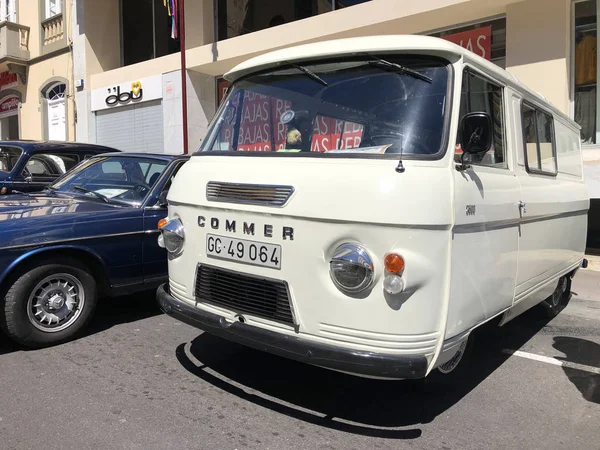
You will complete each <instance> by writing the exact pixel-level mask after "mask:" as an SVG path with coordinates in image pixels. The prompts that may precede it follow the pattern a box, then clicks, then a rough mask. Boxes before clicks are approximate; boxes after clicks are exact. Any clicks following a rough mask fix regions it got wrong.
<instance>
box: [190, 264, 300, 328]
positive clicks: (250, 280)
mask: <svg viewBox="0 0 600 450" xmlns="http://www.w3.org/2000/svg"><path fill="white" fill-rule="evenodd" d="M195 295H196V299H197V300H198V301H199V302H203V303H208V304H212V305H215V306H221V307H223V308H226V309H228V310H231V311H233V312H235V313H247V314H252V315H254V316H257V317H262V318H265V319H270V320H274V321H277V322H282V323H285V324H289V325H294V319H293V316H292V310H291V308H290V298H289V292H288V287H287V283H285V282H284V281H279V280H270V279H265V278H260V277H254V276H248V275H242V274H240V273H238V272H234V271H231V270H226V269H221V268H217V267H212V266H207V265H199V266H198V268H197V270H196V292H195Z"/></svg>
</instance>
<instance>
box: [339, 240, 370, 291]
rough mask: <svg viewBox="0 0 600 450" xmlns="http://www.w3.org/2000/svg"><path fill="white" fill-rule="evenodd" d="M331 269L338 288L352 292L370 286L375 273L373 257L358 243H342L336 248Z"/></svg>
mask: <svg viewBox="0 0 600 450" xmlns="http://www.w3.org/2000/svg"><path fill="white" fill-rule="evenodd" d="M329 271H330V273H331V279H332V280H333V282H334V284H335V285H336V286H337V288H338V289H339V290H341V291H343V292H347V293H351V294H355V293H358V292H361V291H364V290H365V289H367V288H368V287H370V286H371V283H372V282H373V278H374V275H375V272H374V269H373V262H372V260H371V257H370V256H369V254H368V253H367V251H366V250H365V249H364V248H363V247H361V246H359V245H356V244H342V245H340V246H339V247H338V248H336V249H335V252H334V253H333V257H332V258H331V262H330V263H329Z"/></svg>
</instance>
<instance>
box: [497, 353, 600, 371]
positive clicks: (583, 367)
mask: <svg viewBox="0 0 600 450" xmlns="http://www.w3.org/2000/svg"><path fill="white" fill-rule="evenodd" d="M502 353H506V354H507V355H511V356H519V357H520V358H526V359H531V360H533V361H540V362H544V363H547V364H553V365H555V366H562V367H568V368H570V369H577V370H583V371H584V372H589V373H595V374H598V375H600V367H594V366H586V365H585V364H578V363H574V362H570V361H561V360H560V359H556V358H551V357H550V356H542V355H536V354H535V353H528V352H523V351H521V350H510V349H508V348H505V349H504V350H502Z"/></svg>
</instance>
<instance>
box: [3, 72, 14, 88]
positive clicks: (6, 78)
mask: <svg viewBox="0 0 600 450" xmlns="http://www.w3.org/2000/svg"><path fill="white" fill-rule="evenodd" d="M17 82H18V79H17V74H16V73H10V72H2V73H0V88H5V87H8V86H13V85H15V84H17Z"/></svg>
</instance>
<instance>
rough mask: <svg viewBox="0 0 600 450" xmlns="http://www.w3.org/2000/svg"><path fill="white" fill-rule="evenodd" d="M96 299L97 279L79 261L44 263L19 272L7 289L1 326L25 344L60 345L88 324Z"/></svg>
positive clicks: (11, 336) (14, 338)
mask: <svg viewBox="0 0 600 450" xmlns="http://www.w3.org/2000/svg"><path fill="white" fill-rule="evenodd" d="M96 298H97V294H96V282H95V281H94V278H93V277H92V275H91V274H90V271H89V270H88V269H87V268H85V267H84V266H83V265H82V264H81V263H80V262H79V261H77V260H71V259H69V260H61V261H60V262H47V263H45V264H42V265H39V266H37V267H33V268H30V269H29V270H27V271H26V272H24V273H22V274H20V276H19V277H18V278H17V279H16V281H14V282H13V283H12V285H11V286H10V287H9V288H8V291H7V292H6V295H5V297H4V305H3V306H4V311H3V312H4V314H2V319H3V320H1V321H0V325H1V326H2V329H3V330H4V331H5V332H6V334H8V336H9V337H10V338H12V339H13V340H15V341H16V342H18V343H20V344H22V345H25V346H28V347H33V348H38V347H45V346H49V345H55V344H59V343H62V342H65V341H67V340H69V339H71V338H72V337H73V336H74V335H75V334H77V332H79V331H80V330H81V328H82V327H83V326H84V325H85V324H86V323H87V321H88V320H89V319H90V317H91V316H92V313H93V311H94V309H95V306H96Z"/></svg>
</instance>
